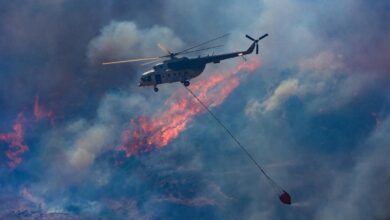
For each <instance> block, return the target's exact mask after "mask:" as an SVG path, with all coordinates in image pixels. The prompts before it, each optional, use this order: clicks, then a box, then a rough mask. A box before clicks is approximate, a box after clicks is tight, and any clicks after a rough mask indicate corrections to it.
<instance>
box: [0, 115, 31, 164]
mask: <svg viewBox="0 0 390 220" xmlns="http://www.w3.org/2000/svg"><path fill="white" fill-rule="evenodd" d="M24 122H25V118H24V115H23V113H19V114H18V117H17V118H16V120H15V122H14V125H13V130H14V131H13V132H11V133H5V134H0V141H4V142H6V143H8V144H9V149H8V150H7V151H6V152H5V154H6V156H7V158H8V159H9V162H8V166H9V167H10V168H11V169H14V168H16V166H17V165H18V164H20V163H21V162H22V159H21V158H20V154H22V153H24V152H25V151H28V149H29V148H28V146H27V145H26V144H24Z"/></svg>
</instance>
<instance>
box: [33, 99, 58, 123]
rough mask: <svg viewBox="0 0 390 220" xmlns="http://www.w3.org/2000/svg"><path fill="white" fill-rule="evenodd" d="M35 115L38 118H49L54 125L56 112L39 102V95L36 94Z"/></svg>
mask: <svg viewBox="0 0 390 220" xmlns="http://www.w3.org/2000/svg"><path fill="white" fill-rule="evenodd" d="M34 116H35V119H36V120H41V119H43V118H48V119H49V120H50V122H51V124H52V125H54V112H53V111H51V110H47V109H45V108H44V107H43V106H42V105H41V104H40V103H39V96H35V101H34Z"/></svg>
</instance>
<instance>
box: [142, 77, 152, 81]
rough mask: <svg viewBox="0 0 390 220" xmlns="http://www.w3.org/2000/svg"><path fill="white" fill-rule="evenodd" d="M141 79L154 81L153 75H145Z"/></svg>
mask: <svg viewBox="0 0 390 220" xmlns="http://www.w3.org/2000/svg"><path fill="white" fill-rule="evenodd" d="M141 79H142V81H144V82H150V81H152V77H151V76H144V77H142V78H141Z"/></svg>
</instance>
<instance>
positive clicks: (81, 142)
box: [0, 0, 390, 220]
mask: <svg viewBox="0 0 390 220" xmlns="http://www.w3.org/2000/svg"><path fill="white" fill-rule="evenodd" d="M389 9H390V5H389V3H387V2H386V1H377V2H365V1H360V0H358V1H352V0H347V1H343V2H339V1H294V0H293V1H287V0H282V1H271V0H264V1H255V0H245V1H233V0H229V1H224V2H223V3H221V2H212V1H206V0H201V1H189V0H185V1H180V2H178V1H148V3H145V1H103V0H101V1H100V0H98V1H95V2H94V3H91V2H80V1H74V0H71V1H55V2H53V1H48V0H39V1H36V2H34V3H29V2H24V1H12V2H11V1H10V2H5V1H4V2H1V3H0V18H1V24H0V34H1V36H2V37H1V38H0V51H1V52H0V58H1V60H2V62H0V93H1V96H0V108H1V109H2V111H1V113H2V114H1V115H0V117H1V123H0V136H4V135H1V134H10V133H12V132H13V128H12V125H13V122H14V121H15V119H16V118H17V116H18V115H19V113H21V112H22V114H23V115H24V116H25V120H24V125H25V126H23V128H24V135H23V139H24V140H23V141H21V143H23V144H26V146H28V149H29V150H28V151H25V152H23V154H20V155H18V156H19V157H20V158H21V159H22V161H21V163H19V164H18V165H17V166H16V167H15V169H9V167H8V166H7V165H6V164H7V158H6V156H4V155H5V154H4V153H5V152H6V151H7V149H9V143H7V142H6V141H1V142H0V153H1V154H2V155H1V156H0V162H1V168H0V188H1V191H0V194H1V196H0V200H1V201H0V204H1V205H0V216H1V217H0V218H8V217H9V216H15V215H16V214H17V213H19V214H20V213H22V211H23V210H29V211H31V210H32V211H37V210H41V211H42V212H43V213H46V214H47V215H48V213H52V215H54V214H53V213H66V214H67V215H68V217H69V218H70V219H72V218H76V217H80V218H82V219H96V218H98V217H101V218H103V219H318V220H322V219H387V218H389V216H390V213H389V212H388V210H387V207H388V206H389V201H390V194H389V190H388V189H387V186H388V184H389V177H390V174H389V172H388V170H389V167H390V164H389V163H388V162H387V160H386V155H388V154H389V152H388V151H389V148H388V143H389V140H388V137H387V136H388V135H387V134H388V133H389V132H390V130H389V129H390V121H389V118H388V113H389V109H390V108H389V89H388V85H389V75H388V72H389V69H390V66H389V62H388V61H387V59H388V57H390V44H389V42H390V41H389V40H390V39H389V36H390V29H389V22H388V21H389V20H390V19H389V16H390V15H389V13H388V11H389ZM227 32H229V33H231V35H230V36H229V38H228V39H227V41H226V42H225V43H226V46H225V47H224V48H222V49H221V52H222V51H223V52H225V51H232V50H242V49H246V48H247V47H248V45H249V44H250V42H249V41H248V40H247V39H245V38H244V37H243V36H244V35H245V34H249V35H251V36H252V37H258V36H259V35H260V34H263V33H265V32H268V33H269V34H270V36H269V37H267V38H265V39H264V40H262V41H261V42H260V56H261V61H262V64H261V67H260V68H258V69H257V70H256V71H255V73H253V74H251V75H248V76H247V78H244V79H242V80H241V84H240V85H239V86H238V87H237V89H236V90H235V91H234V92H233V93H232V94H231V95H230V96H228V97H227V98H226V100H225V102H224V103H223V104H221V105H220V106H217V107H214V108H213V109H212V110H213V111H214V112H215V113H216V114H217V115H218V116H219V117H220V118H221V120H222V121H223V122H225V123H226V125H227V126H228V127H229V128H230V129H231V130H232V132H233V133H234V134H236V135H237V137H238V138H239V139H240V140H241V142H242V143H243V144H244V145H245V146H247V148H248V150H249V151H250V152H252V153H253V154H254V157H255V158H257V159H258V160H259V161H260V162H261V164H263V165H264V167H265V169H266V170H267V171H268V173H269V174H270V175H271V176H272V177H273V178H275V179H276V181H278V182H279V183H281V185H282V186H283V187H284V188H286V189H287V190H288V191H289V192H290V193H291V194H292V197H293V202H294V204H293V206H291V207H284V206H281V205H279V203H278V201H277V198H276V197H275V194H274V193H273V192H272V190H271V188H270V186H269V185H268V183H267V182H266V181H265V180H264V178H262V177H260V178H259V177H258V173H257V170H256V169H254V167H253V166H252V164H250V162H249V161H247V159H246V158H245V156H244V155H243V154H242V153H241V152H240V150H239V149H238V148H236V147H235V146H234V145H233V143H232V142H231V140H230V139H228V136H225V134H224V133H223V130H221V129H220V128H219V127H218V126H217V125H216V124H215V123H214V121H212V120H211V119H210V118H209V116H208V115H207V114H201V115H198V116H196V117H195V118H194V119H193V120H192V121H190V122H188V126H187V128H186V129H185V130H184V131H183V132H182V133H180V135H179V136H178V137H177V138H176V139H175V140H173V141H171V142H170V143H169V144H168V145H167V146H166V147H164V148H162V149H157V150H153V151H151V152H145V153H140V154H138V155H137V156H132V157H129V158H127V157H126V156H125V155H124V153H123V152H120V151H118V146H119V145H120V144H121V142H122V138H123V137H122V132H123V131H124V130H125V129H126V128H129V126H131V124H130V123H129V121H130V119H135V118H138V117H139V116H142V115H143V116H151V115H154V114H156V112H159V111H161V112H164V111H165V110H166V109H164V106H165V105H164V103H166V102H169V100H168V101H166V100H167V98H168V97H170V95H171V94H173V93H174V92H176V91H179V90H180V89H183V88H181V86H180V85H178V84H172V85H166V86H165V85H164V86H161V88H160V92H159V93H158V94H154V92H152V91H150V90H149V89H144V88H139V87H137V86H136V84H137V80H138V76H139V75H140V74H141V73H142V71H143V70H144V69H143V67H140V66H138V65H133V64H128V65H123V66H104V67H102V66H100V65H99V63H100V62H101V61H103V60H115V59H128V58H136V57H140V56H141V57H142V56H158V55H161V54H162V52H161V51H160V50H159V49H158V47H157V43H163V44H165V45H166V46H167V47H169V48H170V49H172V50H174V51H175V50H178V49H183V48H185V47H186V46H191V45H192V44H196V43H198V42H200V41H202V40H206V39H207V38H209V37H214V36H217V35H219V34H223V33H227ZM252 56H253V55H252ZM238 61H239V60H229V61H226V62H222V63H221V64H219V65H211V66H209V67H207V69H206V71H205V73H204V74H203V75H201V76H200V78H199V79H196V80H195V81H197V80H205V79H207V78H208V77H211V76H212V75H211V73H213V72H215V71H216V70H220V71H221V72H223V71H225V70H229V69H230V68H231V67H232V66H234V65H236V64H237V62H238ZM37 100H39V103H37ZM38 110H41V111H38ZM49 112H50V117H48V115H49ZM37 113H42V114H37ZM43 113H46V114H43ZM37 115H38V116H39V115H47V116H42V117H37ZM20 207H24V208H22V209H21V208H20ZM15 213H16V214H15ZM24 213H26V212H24ZM27 214H28V213H27ZM30 215H32V216H34V215H36V214H33V213H32V214H30Z"/></svg>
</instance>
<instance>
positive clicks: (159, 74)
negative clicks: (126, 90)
mask: <svg viewBox="0 0 390 220" xmlns="http://www.w3.org/2000/svg"><path fill="white" fill-rule="evenodd" d="M197 59H198V58H195V59H189V58H187V57H182V58H173V59H170V60H166V61H164V62H163V63H160V64H157V65H155V66H154V67H153V69H152V70H149V71H147V72H145V73H143V74H142V76H141V79H140V82H139V86H157V85H159V84H164V83H173V82H182V83H185V82H188V81H189V80H190V79H192V78H195V77H197V76H199V75H200V74H201V73H202V72H203V70H204V69H205V67H206V63H205V62H199V61H198V60H197Z"/></svg>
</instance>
